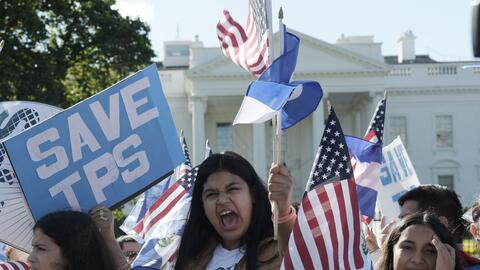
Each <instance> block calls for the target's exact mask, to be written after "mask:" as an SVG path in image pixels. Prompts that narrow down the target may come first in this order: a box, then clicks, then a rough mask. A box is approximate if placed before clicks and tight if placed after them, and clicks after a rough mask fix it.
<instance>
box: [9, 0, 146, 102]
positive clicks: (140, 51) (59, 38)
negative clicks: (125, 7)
mask: <svg viewBox="0 0 480 270" xmlns="http://www.w3.org/2000/svg"><path fill="white" fill-rule="evenodd" d="M114 3H115V0H85V1H80V0H14V1H1V2H0V39H3V40H4V41H5V46H4V48H3V51H2V52H1V53H0V74H1V75H0V101H2V100H34V101H39V102H43V103H48V104H52V105H56V106H61V107H67V106H70V105H72V104H74V103H76V102H78V101H80V100H82V99H84V98H86V97H88V96H90V95H92V94H95V93H97V92H99V91H101V90H103V89H104V88H106V87H108V86H110V85H112V84H113V83H115V82H117V81H118V80H119V79H121V78H123V77H125V76H126V75H128V74H130V73H132V72H134V71H137V70H138V69H141V68H142V67H144V66H145V65H147V64H148V63H150V62H151V59H152V57H153V56H154V53H153V50H152V49H151V44H150V40H149V39H148V32H149V31H150V29H149V27H148V26H147V25H145V24H144V23H143V22H141V21H140V20H138V19H131V18H128V17H127V18H124V17H122V16H121V15H120V14H119V13H118V11H116V10H113V9H112V5H113V4H114Z"/></svg>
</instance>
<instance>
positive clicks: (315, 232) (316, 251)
mask: <svg viewBox="0 0 480 270" xmlns="http://www.w3.org/2000/svg"><path fill="white" fill-rule="evenodd" d="M327 121H328V122H327V123H326V127H325V131H324V133H323V137H322V140H321V142H320V146H319V149H318V152H317V155H316V158H315V162H314V164H313V168H312V172H311V175H310V179H309V181H308V183H307V187H306V192H305V195H304V196H303V199H302V204H301V206H300V209H299V211H298V215H297V222H296V223H295V225H294V227H293V231H292V234H291V235H290V240H289V247H288V250H287V252H286V255H285V257H284V261H283V264H282V269H358V268H361V267H362V266H363V264H364V262H363V258H362V254H361V243H360V236H361V234H360V217H359V209H358V201H357V192H356V190H355V181H354V179H353V175H352V168H351V165H350V159H349V154H348V148H347V144H346V142H345V137H344V135H343V132H342V128H341V126H340V123H339V121H338V119H337V116H336V115H335V112H334V110H333V107H330V114H329V116H328V120H327Z"/></svg>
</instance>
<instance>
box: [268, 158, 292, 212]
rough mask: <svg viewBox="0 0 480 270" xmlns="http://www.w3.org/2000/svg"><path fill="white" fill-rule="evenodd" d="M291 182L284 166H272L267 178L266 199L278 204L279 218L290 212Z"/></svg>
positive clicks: (290, 177)
mask: <svg viewBox="0 0 480 270" xmlns="http://www.w3.org/2000/svg"><path fill="white" fill-rule="evenodd" d="M292 188H293V180H292V176H291V175H290V172H289V171H288V169H287V168H286V167H285V166H282V165H277V164H272V167H271V168H270V173H269V176H268V198H269V199H270V200H271V201H276V202H277V204H278V210H279V216H283V215H286V214H288V213H289V212H290V205H291V204H292Z"/></svg>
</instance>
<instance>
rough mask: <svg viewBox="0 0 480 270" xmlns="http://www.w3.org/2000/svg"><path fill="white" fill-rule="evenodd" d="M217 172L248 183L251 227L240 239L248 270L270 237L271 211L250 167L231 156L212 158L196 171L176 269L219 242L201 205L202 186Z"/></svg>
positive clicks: (218, 155)
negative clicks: (260, 246)
mask: <svg viewBox="0 0 480 270" xmlns="http://www.w3.org/2000/svg"><path fill="white" fill-rule="evenodd" d="M220 171H227V172H229V173H232V174H235V175H237V176H239V177H240V178H242V179H243V180H244V181H245V182H247V184H248V187H249V189H250V193H251V195H252V201H253V204H254V206H253V208H252V217H251V223H250V226H249V228H248V230H247V232H246V235H245V237H244V238H243V239H242V242H243V244H245V246H246V250H245V252H246V254H245V256H246V263H247V269H249V270H250V269H256V263H257V251H258V245H259V243H260V241H262V240H263V239H265V238H267V237H269V236H270V237H271V236H273V225H272V220H271V216H272V210H271V208H270V202H269V200H268V192H267V189H266V187H265V184H264V183H263V182H262V180H261V179H260V177H259V176H258V175H257V173H256V172H255V169H254V168H253V167H252V165H251V164H250V163H249V162H248V161H247V160H246V159H244V158H243V157H241V156H240V155H238V154H236V153H234V152H229V151H227V152H223V153H219V154H213V155H211V156H210V157H209V158H207V159H206V160H205V161H204V162H203V163H202V164H201V165H200V167H199V170H198V174H197V178H196V180H195V187H194V188H193V194H192V206H191V208H190V215H189V217H188V221H187V224H186V226H185V231H184V233H183V237H182V241H181V243H180V248H179V252H178V258H177V262H176V264H175V269H185V267H186V265H187V263H188V262H189V261H190V260H192V259H194V260H196V259H200V258H198V256H201V255H202V251H204V250H205V249H206V248H208V247H209V245H211V244H212V239H213V240H215V241H217V242H220V241H221V237H220V236H219V235H218V233H217V232H216V231H215V229H214V228H213V226H212V225H211V224H210V222H209V221H208V219H207V216H206V215H205V211H204V209H203V203H202V193H203V186H204V184H205V182H206V181H207V178H208V177H209V176H210V175H211V174H213V173H215V172H220Z"/></svg>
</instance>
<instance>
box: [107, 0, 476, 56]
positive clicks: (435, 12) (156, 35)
mask: <svg viewBox="0 0 480 270" xmlns="http://www.w3.org/2000/svg"><path fill="white" fill-rule="evenodd" d="M272 6H273V10H274V14H276V13H277V12H278V9H279V7H280V6H282V7H283V9H284V11H285V19H284V22H285V23H286V24H287V26H288V27H291V28H293V29H295V30H298V31H300V32H303V33H305V34H308V35H311V36H313V37H315V38H318V39H321V40H324V41H326V42H330V43H334V42H335V41H336V40H337V38H339V37H340V35H341V34H342V33H343V34H345V35H347V36H356V35H373V36H374V37H375V38H374V40H375V41H376V42H381V43H382V52H383V54H384V55H393V54H396V51H397V40H398V38H399V37H400V36H401V34H402V33H403V32H405V31H407V30H410V29H411V30H412V31H413V33H414V34H415V36H416V37H417V39H416V52H417V54H429V55H430V56H431V57H432V58H434V59H436V60H440V61H455V60H472V59H473V53H472V48H471V47H472V46H471V6H470V1H469V0H364V1H358V0H329V1H327V0H289V1H287V0H272ZM115 7H116V8H117V9H118V10H119V11H120V13H121V14H122V15H124V16H126V15H128V16H131V17H140V18H141V19H142V20H143V21H145V22H146V23H148V24H149V25H150V28H151V33H150V38H151V40H152V45H153V48H154V50H155V52H156V54H157V60H161V59H163V42H164V41H166V40H176V39H177V36H178V37H179V38H180V39H182V40H185V39H188V40H192V39H193V38H194V36H195V35H199V38H200V40H201V41H203V42H204V45H205V46H207V47H212V46H218V40H217V38H216V31H215V26H216V24H217V22H218V19H219V18H220V16H221V14H222V11H223V10H224V9H228V10H229V11H230V13H231V14H232V16H233V17H234V18H235V19H236V20H237V21H238V22H240V23H241V24H244V23H245V20H246V16H247V1H246V0H188V1H187V0H117V4H116V6H115ZM273 24H274V29H277V28H278V26H277V25H278V20H277V19H274V22H273ZM177 26H178V27H177ZM177 29H178V31H177Z"/></svg>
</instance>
